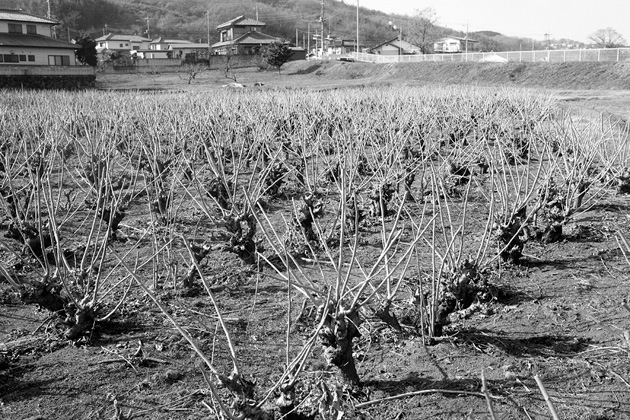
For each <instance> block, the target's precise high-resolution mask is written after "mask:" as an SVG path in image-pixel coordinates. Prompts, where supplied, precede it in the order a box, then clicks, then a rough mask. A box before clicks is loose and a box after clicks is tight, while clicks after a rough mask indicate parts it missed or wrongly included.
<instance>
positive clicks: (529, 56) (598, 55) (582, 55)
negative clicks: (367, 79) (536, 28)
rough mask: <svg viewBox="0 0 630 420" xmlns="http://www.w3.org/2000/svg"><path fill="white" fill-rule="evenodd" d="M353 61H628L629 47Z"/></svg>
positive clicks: (364, 56) (380, 57)
mask: <svg viewBox="0 0 630 420" xmlns="http://www.w3.org/2000/svg"><path fill="white" fill-rule="evenodd" d="M351 55H352V56H353V57H354V59H355V60H356V61H364V62H368V63H420V62H425V61H437V62H442V61H444V62H466V61H473V62H475V61H496V60H497V56H498V57H501V58H502V59H504V60H507V61H517V62H540V61H546V62H550V63H564V62H569V61H608V62H617V61H630V48H599V49H575V50H538V51H503V52H483V53H480V52H476V53H461V54H424V55H377V54H365V53H356V52H355V53H351Z"/></svg>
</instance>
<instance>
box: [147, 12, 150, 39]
mask: <svg viewBox="0 0 630 420" xmlns="http://www.w3.org/2000/svg"><path fill="white" fill-rule="evenodd" d="M149 30H150V28H149V15H147V38H149V39H151V33H150V32H149Z"/></svg>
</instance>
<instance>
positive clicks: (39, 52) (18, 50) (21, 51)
mask: <svg viewBox="0 0 630 420" xmlns="http://www.w3.org/2000/svg"><path fill="white" fill-rule="evenodd" d="M0 54H2V55H4V54H16V55H25V56H26V58H27V60H26V61H20V62H18V63H6V62H4V61H3V62H2V63H0V66H3V65H18V64H19V65H24V66H47V65H48V56H50V55H65V56H68V57H69V59H70V65H71V66H74V65H76V59H75V55H74V50H73V49H61V48H49V49H46V48H28V47H3V46H0ZM29 55H31V56H35V61H28V56H29Z"/></svg>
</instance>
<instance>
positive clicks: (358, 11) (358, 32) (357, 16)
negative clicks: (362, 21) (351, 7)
mask: <svg viewBox="0 0 630 420" xmlns="http://www.w3.org/2000/svg"><path fill="white" fill-rule="evenodd" d="M356 46H357V54H358V53H359V0H357V45H356Z"/></svg>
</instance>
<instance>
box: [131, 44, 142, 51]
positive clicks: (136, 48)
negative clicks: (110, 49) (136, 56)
mask: <svg viewBox="0 0 630 420" xmlns="http://www.w3.org/2000/svg"><path fill="white" fill-rule="evenodd" d="M131 49H132V50H139V49H140V45H134V46H133V47H131Z"/></svg>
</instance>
